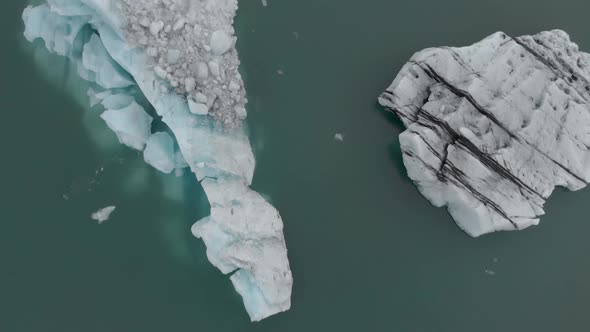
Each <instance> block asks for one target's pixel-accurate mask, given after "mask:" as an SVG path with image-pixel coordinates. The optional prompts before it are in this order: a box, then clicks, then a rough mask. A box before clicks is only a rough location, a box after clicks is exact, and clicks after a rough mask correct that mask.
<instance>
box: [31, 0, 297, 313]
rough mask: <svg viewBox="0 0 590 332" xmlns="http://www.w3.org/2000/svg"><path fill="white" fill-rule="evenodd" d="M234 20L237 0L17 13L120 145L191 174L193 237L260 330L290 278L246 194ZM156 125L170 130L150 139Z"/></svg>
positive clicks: (282, 303)
mask: <svg viewBox="0 0 590 332" xmlns="http://www.w3.org/2000/svg"><path fill="white" fill-rule="evenodd" d="M236 10H237V0H47V3H46V4H43V5H40V6H37V7H32V6H29V7H27V8H26V9H25V10H24V12H23V20H24V23H25V32H24V35H25V38H26V39H27V40H28V41H30V42H33V41H35V40H37V39H41V40H42V41H43V42H44V44H45V47H46V48H47V50H48V51H50V52H52V53H55V54H58V55H61V56H64V57H67V58H69V59H70V61H72V62H73V63H75V64H76V65H77V68H78V74H79V76H80V77H81V78H83V79H85V80H87V81H89V82H92V83H93V84H94V88H93V89H92V90H89V96H90V100H89V102H90V103H91V104H92V105H94V104H98V103H100V104H101V105H102V106H103V107H104V112H103V113H102V114H101V118H102V119H103V120H104V122H105V123H106V125H107V126H108V127H109V128H110V129H111V130H112V131H113V132H114V133H115V134H116V136H117V138H118V139H119V141H120V142H121V143H122V144H125V145H127V146H128V147H129V148H132V149H135V150H138V151H143V155H144V159H145V161H146V162H147V163H149V164H150V165H152V166H153V167H154V168H156V169H158V170H160V171H161V172H164V173H171V172H173V171H180V170H182V169H184V168H187V167H188V168H190V170H191V171H192V172H193V173H194V174H195V176H196V178H197V179H198V181H200V183H201V185H202V186H203V189H204V191H205V193H206V195H207V198H208V200H209V203H210V206H211V214H210V216H208V217H206V218H204V219H202V220H199V221H197V222H196V223H195V224H194V225H193V227H192V233H193V234H194V235H195V236H196V237H198V238H201V239H202V240H203V241H204V242H205V244H206V246H207V257H208V259H209V261H210V262H211V263H212V264H213V265H215V266H216V267H217V268H219V270H221V271H222V272H223V273H225V274H231V277H230V279H231V281H232V283H233V285H234V287H235V289H236V290H237V292H238V293H239V294H240V295H241V296H242V298H243V301H244V305H245V307H246V310H247V312H248V314H249V315H250V318H251V319H252V320H253V321H258V320H261V319H264V318H266V317H268V316H270V315H273V314H276V313H279V312H282V311H285V310H288V309H289V308H290V305H291V288H292V283H293V279H292V275H291V271H290V268H289V261H288V258H287V248H286V244H285V239H284V236H283V221H282V219H281V216H280V215H279V213H278V211H277V210H276V209H275V208H274V207H273V206H272V205H271V204H269V203H268V202H267V201H266V200H265V199H264V198H263V197H262V196H261V195H260V194H258V193H257V192H255V191H253V190H251V189H250V188H249V186H250V184H251V182H252V177H253V174H254V167H255V161H254V155H253V152H252V149H251V146H250V142H249V139H248V136H247V134H246V131H245V128H244V125H243V121H244V120H245V119H246V115H247V114H246V108H245V105H246V98H245V91H244V84H243V81H242V79H241V77H240V74H239V72H238V66H239V58H238V53H237V51H236V49H235V37H234V30H233V27H232V24H233V18H234V16H235V13H236ZM138 92H140V93H138ZM138 95H139V96H141V98H144V99H145V100H147V101H148V102H149V104H151V106H152V107H153V109H154V110H155V113H152V114H150V113H149V112H151V110H147V111H146V109H144V107H142V106H141V105H142V101H140V100H137V98H138V97H137V96H138ZM155 122H162V123H164V124H165V125H166V126H167V128H168V129H169V130H168V131H161V132H154V131H153V129H152V128H153V126H152V124H153V123H155ZM112 210H114V207H111V208H107V210H101V211H97V213H96V214H95V215H93V218H94V217H96V218H95V219H96V220H97V221H99V222H102V221H104V220H106V219H108V215H109V214H110V212H112ZM101 220H102V221H101Z"/></svg>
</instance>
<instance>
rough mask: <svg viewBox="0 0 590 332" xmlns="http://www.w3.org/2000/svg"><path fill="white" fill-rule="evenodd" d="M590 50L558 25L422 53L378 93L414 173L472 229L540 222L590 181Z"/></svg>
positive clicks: (433, 199) (435, 201)
mask: <svg viewBox="0 0 590 332" xmlns="http://www.w3.org/2000/svg"><path fill="white" fill-rule="evenodd" d="M589 68H590V55H589V54H587V53H583V52H580V51H579V50H578V46H577V45H576V44H574V43H572V42H571V41H570V39H569V36H568V35H567V34H566V33H565V32H563V31H560V30H554V31H548V32H542V33H539V34H537V35H534V36H521V37H510V36H508V35H506V34H504V33H501V32H498V33H495V34H493V35H491V36H490V37H488V38H486V39H484V40H482V41H480V42H478V43H476V44H474V45H472V46H468V47H461V48H451V47H441V48H430V49H427V50H424V51H421V52H418V53H416V54H415V55H414V56H413V57H412V59H411V60H410V61H409V62H408V63H407V64H406V65H405V67H404V68H403V69H402V70H401V72H400V73H399V74H398V75H397V77H396V78H395V80H394V81H393V83H392V84H391V86H390V87H388V88H387V91H386V92H384V93H383V94H382V95H381V97H380V98H379V102H380V103H381V104H382V105H383V106H385V108H386V109H387V110H389V111H391V112H393V113H395V114H397V115H398V116H399V117H400V119H401V120H402V121H403V123H404V125H405V126H406V127H407V130H406V131H405V132H403V133H402V134H401V135H400V144H401V148H402V151H403V158H404V163H405V165H406V167H407V170H408V175H409V177H410V178H411V179H412V180H413V181H414V182H415V183H416V185H417V186H418V188H419V189H420V192H421V193H422V194H423V195H424V196H425V197H426V198H428V199H429V200H430V201H431V202H432V204H434V205H435V206H439V207H440V206H447V207H448V210H449V213H450V214H451V215H452V216H453V218H454V219H455V221H456V223H457V225H459V226H460V227H461V228H462V229H463V230H465V231H466V232H467V233H469V234H470V235H472V236H479V235H482V234H485V233H490V232H494V231H500V230H520V229H524V228H527V227H529V226H531V225H536V224H538V222H539V217H540V216H541V215H543V214H544V211H543V205H544V203H545V200H546V199H547V198H548V197H549V196H550V195H551V193H552V192H553V190H554V188H555V187H556V186H563V187H567V188H568V189H570V190H578V189H581V188H583V187H585V186H586V185H587V183H588V181H590V152H589V149H590V131H589V130H588V127H589V126H590V70H589Z"/></svg>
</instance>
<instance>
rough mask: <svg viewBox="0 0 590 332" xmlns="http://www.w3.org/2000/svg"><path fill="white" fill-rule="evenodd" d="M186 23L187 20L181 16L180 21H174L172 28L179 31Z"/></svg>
mask: <svg viewBox="0 0 590 332" xmlns="http://www.w3.org/2000/svg"><path fill="white" fill-rule="evenodd" d="M185 24H186V21H185V20H184V19H182V18H179V19H178V21H176V23H174V26H173V27H172V30H174V31H178V30H180V29H182V28H184V25H185Z"/></svg>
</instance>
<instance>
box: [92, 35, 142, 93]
mask: <svg viewBox="0 0 590 332" xmlns="http://www.w3.org/2000/svg"><path fill="white" fill-rule="evenodd" d="M82 64H83V65H84V67H85V68H86V69H87V70H89V71H90V72H92V73H94V74H95V76H94V81H95V82H96V83H97V84H98V85H100V86H102V87H103V88H105V89H115V88H125V87H128V86H131V85H133V81H132V80H131V79H130V78H129V75H128V74H127V73H125V72H124V71H123V70H122V69H121V68H120V66H119V65H118V64H116V63H115V62H114V61H113V60H112V59H111V57H110V56H109V54H108V52H107V50H106V49H105V48H104V45H103V44H102V41H101V40H100V37H98V35H96V34H93V35H92V36H91V37H90V40H89V41H88V42H87V43H86V44H85V45H84V52H83V53H82Z"/></svg>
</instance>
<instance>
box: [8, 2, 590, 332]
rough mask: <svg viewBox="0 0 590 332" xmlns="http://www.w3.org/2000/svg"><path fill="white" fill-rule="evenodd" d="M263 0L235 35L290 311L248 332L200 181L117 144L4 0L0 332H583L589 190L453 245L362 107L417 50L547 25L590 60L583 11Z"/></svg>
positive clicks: (389, 138)
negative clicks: (217, 251) (277, 222)
mask: <svg viewBox="0 0 590 332" xmlns="http://www.w3.org/2000/svg"><path fill="white" fill-rule="evenodd" d="M268 2H269V6H268V7H263V6H262V4H261V2H260V1H256V0H240V5H241V8H240V10H239V13H238V17H237V22H236V30H237V33H238V36H239V42H238V48H239V51H240V55H241V59H242V72H243V74H244V77H245V80H246V85H247V89H248V95H249V100H250V103H249V105H248V109H249V113H250V116H249V124H250V129H251V139H252V144H253V146H254V150H255V154H256V157H257V169H256V176H255V179H254V185H253V187H254V189H255V190H257V191H259V192H261V193H263V194H265V195H268V196H269V197H270V198H271V200H272V202H273V204H274V205H275V206H276V207H277V208H278V209H279V211H280V212H281V215H282V217H283V219H284V221H285V236H286V240H287V245H288V248H289V258H290V262H291V267H292V270H293V276H294V280H295V284H294V288H293V299H292V309H291V310H290V311H289V312H286V313H283V314H280V315H277V316H274V317H271V318H269V319H267V320H265V321H263V322H261V323H250V322H249V319H248V316H247V314H246V312H245V310H244V308H243V305H242V303H241V298H240V297H239V295H238V294H237V293H236V292H235V291H234V289H233V287H232V285H231V283H230V281H229V279H228V278H227V277H225V276H223V275H222V274H221V273H220V272H218V271H217V270H216V269H215V268H214V267H213V266H212V265H210V264H209V263H208V261H207V259H206V257H205V247H204V245H203V244H202V243H201V241H200V240H198V239H195V238H193V237H192V236H191V234H190V226H191V224H192V223H193V222H195V221H196V220H198V219H199V218H201V217H203V216H206V215H207V214H208V211H207V208H206V204H203V200H202V191H201V189H200V188H199V185H198V183H196V181H195V180H194V179H193V178H192V177H191V176H190V175H189V174H187V175H185V176H183V177H179V178H177V177H174V176H164V175H160V174H158V172H157V171H155V170H154V169H152V168H150V167H149V166H147V165H146V164H145V163H144V162H143V159H142V156H141V154H138V153H136V152H133V151H131V150H130V149H127V148H125V147H122V146H119V145H118V143H117V141H116V137H115V135H114V134H112V133H111V132H109V130H108V129H107V128H106V126H105V125H104V123H103V122H102V120H100V118H99V117H98V114H99V112H100V110H99V109H94V110H90V109H89V108H88V107H87V100H85V99H84V98H83V96H82V92H83V91H84V87H83V84H82V83H81V81H80V80H78V79H76V78H75V77H76V75H75V73H71V72H70V69H68V66H67V63H65V62H64V61H60V59H58V58H56V57H53V58H49V59H48V58H45V57H43V53H42V52H39V49H40V48H42V47H41V46H40V44H39V43H36V44H35V45H34V46H30V45H27V44H26V43H25V42H24V41H23V38H22V29H23V25H22V22H21V20H20V14H21V12H22V9H23V8H24V6H25V1H24V0H4V1H2V3H1V4H0V9H1V11H0V16H1V20H0V22H1V23H0V24H1V29H0V41H1V45H2V48H1V55H2V56H1V61H0V66H1V67H0V68H1V71H0V73H1V75H2V76H1V78H0V110H1V111H2V115H3V117H2V124H3V125H2V130H0V135H1V136H0V142H2V143H1V145H0V146H1V147H2V154H1V156H2V160H1V163H0V165H1V166H2V167H1V168H0V211H1V213H2V218H1V221H0V331H1V332H185V331H187V332H188V331H191V332H193V331H203V332H218V331H219V332H235V331H256V332H304V331H310V332H315V331H321V332H325V331H338V332H340V331H342V332H348V331H350V332H360V331H400V332H409V331H414V332H418V331H423V332H438V331H443V332H462V331H465V332H511V331H519V332H522V331H538V332H556V331H560V332H570V331H573V332H577V331H590V315H589V314H588V310H589V309H588V308H589V307H590V306H589V300H590V286H589V282H588V280H589V279H590V259H589V258H587V257H586V253H587V252H590V241H588V240H587V238H588V237H589V234H590V222H588V219H589V218H588V217H587V216H588V214H590V191H589V190H583V191H580V192H577V193H570V192H565V191H558V192H557V193H556V194H555V195H554V196H553V197H552V198H551V199H550V201H549V202H548V204H547V206H546V208H547V209H546V210H547V215H546V216H545V217H543V218H542V222H541V225H540V226H538V227H535V228H532V229H529V230H526V231H523V232H518V233H514V232H513V233H497V234H492V235H489V236H484V237H482V238H479V239H472V238H469V237H468V236H467V235H465V234H464V233H462V232H461V231H460V230H459V229H458V228H457V227H456V226H455V224H454V223H453V221H452V219H451V218H450V217H449V215H448V214H447V212H446V211H445V210H444V209H437V208H434V207H432V206H431V205H430V204H429V203H428V202H427V201H426V200H425V199H424V198H423V197H422V196H421V195H420V194H419V193H418V191H417V189H416V188H415V187H414V186H413V184H412V183H411V182H410V181H409V179H408V178H407V177H406V175H405V169H404V166H403V163H402V161H401V154H400V150H399V144H398V138H397V136H398V134H399V133H400V132H401V131H402V130H403V129H402V127H401V124H400V123H399V122H398V121H397V120H395V119H393V118H392V117H389V116H386V115H384V112H383V111H382V110H381V108H380V107H378V106H377V104H376V97H377V96H378V95H379V93H380V92H381V91H382V90H383V89H385V87H386V86H387V85H388V84H389V83H390V81H391V80H392V79H393V77H394V75H395V73H396V72H397V71H398V70H399V69H400V68H401V66H402V65H403V64H404V63H405V62H406V61H407V60H408V59H409V57H410V56H411V55H412V54H413V53H414V52H416V51H418V50H421V49H423V48H425V47H430V46H439V45H457V46H460V45H468V44H471V43H473V42H475V41H478V40H480V39H482V38H483V37H485V36H487V35H489V34H491V33H493V32H495V31H498V30H502V31H504V32H506V33H509V34H512V35H520V34H532V33H536V32H539V31H541V30H545V29H552V28H561V29H564V30H566V31H567V32H569V33H570V35H571V36H572V39H573V40H574V41H576V42H578V43H579V45H580V47H581V48H582V49H583V50H586V51H590V24H589V23H588V18H587V17H588V13H590V2H588V1H582V0H561V1H548V0H512V1H506V0H496V1H473V0H472V1H470V0H447V1H435V0H423V1H392V0H389V1H387V0H365V1H342V0H299V1H285V0H268ZM33 54H37V56H33ZM40 64H41V65H40ZM43 66H45V70H41V69H40V68H41V67H43ZM47 67H49V68H47ZM279 70H280V71H282V75H281V74H279V72H278V71H279ZM337 132H338V133H343V134H344V137H345V140H344V142H342V143H339V142H336V141H335V140H334V139H333V136H334V134H335V133H337ZM107 205H117V210H116V211H115V212H114V214H113V216H112V218H111V220H109V221H107V222H106V223H104V224H102V225H98V224H96V223H95V222H93V221H92V220H90V218H89V215H90V213H91V212H93V211H94V210H96V209H98V208H101V207H104V206H107ZM486 270H487V273H486ZM492 271H493V275H492Z"/></svg>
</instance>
